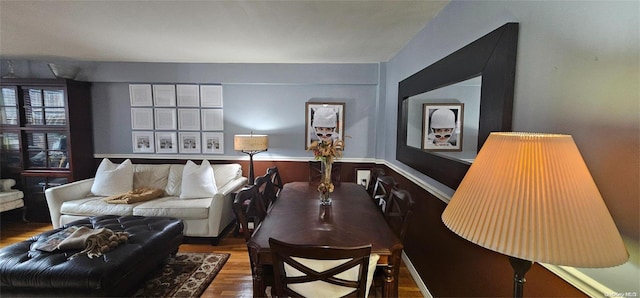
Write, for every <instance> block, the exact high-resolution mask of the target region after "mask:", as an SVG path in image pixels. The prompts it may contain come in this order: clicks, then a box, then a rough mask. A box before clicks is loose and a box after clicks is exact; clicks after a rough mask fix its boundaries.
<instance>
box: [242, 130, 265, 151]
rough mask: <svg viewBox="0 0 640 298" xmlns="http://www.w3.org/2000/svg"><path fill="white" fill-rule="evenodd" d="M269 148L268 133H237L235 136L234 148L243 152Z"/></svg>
mask: <svg viewBox="0 0 640 298" xmlns="http://www.w3.org/2000/svg"><path fill="white" fill-rule="evenodd" d="M267 148H269V137H268V136H267V135H254V134H250V135H235V136H234V137H233V149H234V150H237V151H243V152H256V153H257V152H261V151H265V150H267Z"/></svg>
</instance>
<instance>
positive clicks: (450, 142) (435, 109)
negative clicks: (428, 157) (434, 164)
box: [422, 103, 464, 151]
mask: <svg viewBox="0 0 640 298" xmlns="http://www.w3.org/2000/svg"><path fill="white" fill-rule="evenodd" d="M422 107H423V108H422V110H423V123H424V127H423V130H422V131H423V132H424V134H423V136H422V149H424V150H429V151H461V150H462V128H463V127H464V126H463V124H462V121H463V119H464V116H463V112H464V104H462V103H459V104H434V103H425V104H423V105H422Z"/></svg>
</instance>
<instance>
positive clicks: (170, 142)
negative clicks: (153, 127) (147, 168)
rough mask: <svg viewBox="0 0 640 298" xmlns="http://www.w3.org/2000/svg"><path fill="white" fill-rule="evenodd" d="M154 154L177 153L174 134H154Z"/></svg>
mask: <svg viewBox="0 0 640 298" xmlns="http://www.w3.org/2000/svg"><path fill="white" fill-rule="evenodd" d="M156 153H178V140H177V137H176V133H175V132H156Z"/></svg>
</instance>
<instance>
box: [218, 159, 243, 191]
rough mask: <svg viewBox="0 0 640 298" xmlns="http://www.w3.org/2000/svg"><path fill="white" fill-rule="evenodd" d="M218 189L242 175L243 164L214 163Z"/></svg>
mask: <svg viewBox="0 0 640 298" xmlns="http://www.w3.org/2000/svg"><path fill="white" fill-rule="evenodd" d="M211 167H212V168H213V176H214V177H215V178H216V187H217V188H218V191H219V190H220V189H221V188H222V187H224V186H225V185H227V183H229V182H231V181H233V180H235V179H238V178H240V177H242V166H241V165H240V164H237V163H232V164H217V165H212V166H211Z"/></svg>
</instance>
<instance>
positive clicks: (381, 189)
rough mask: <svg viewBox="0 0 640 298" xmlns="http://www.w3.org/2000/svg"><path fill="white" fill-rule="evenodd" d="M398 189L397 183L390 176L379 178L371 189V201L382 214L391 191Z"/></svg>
mask: <svg viewBox="0 0 640 298" xmlns="http://www.w3.org/2000/svg"><path fill="white" fill-rule="evenodd" d="M396 188H398V182H396V179H394V178H393V177H391V176H379V177H378V179H376V185H375V186H374V187H373V201H374V202H375V204H376V206H378V207H379V208H380V211H382V212H383V213H384V211H385V209H386V206H387V202H388V201H389V195H390V194H391V190H392V189H396Z"/></svg>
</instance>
